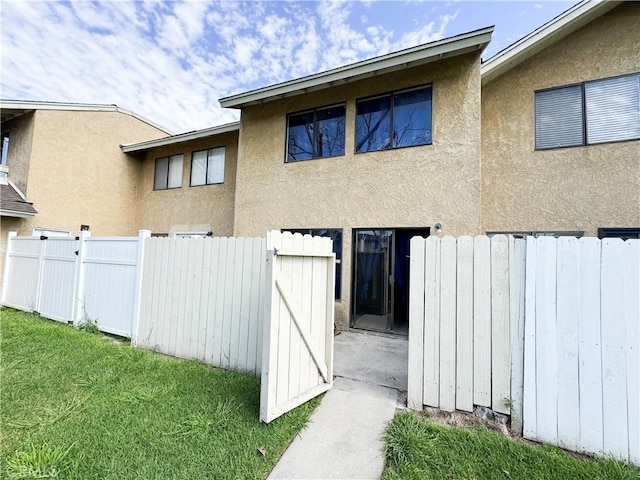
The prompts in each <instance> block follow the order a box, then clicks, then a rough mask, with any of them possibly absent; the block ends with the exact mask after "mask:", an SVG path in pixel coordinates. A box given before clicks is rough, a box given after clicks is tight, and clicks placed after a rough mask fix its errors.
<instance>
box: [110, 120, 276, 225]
mask: <svg viewBox="0 0 640 480" xmlns="http://www.w3.org/2000/svg"><path fill="white" fill-rule="evenodd" d="M238 130H239V123H231V124H228V125H222V126H219V127H213V128H208V129H205V130H198V131H195V132H188V133H183V134H180V135H173V136H170V137H166V138H161V139H158V140H151V141H147V142H140V143H134V144H127V145H122V150H123V151H124V152H125V153H127V154H129V155H130V156H132V157H136V158H139V159H140V161H141V162H142V171H141V177H140V182H139V184H138V200H137V203H136V209H135V210H136V213H137V220H136V221H137V225H138V227H139V228H145V229H148V230H151V231H152V232H153V235H181V234H187V233H189V234H201V235H207V234H208V235H215V236H217V237H219V236H233V221H234V199H235V188H236V158H237V152H238ZM263 234H264V232H263Z"/></svg>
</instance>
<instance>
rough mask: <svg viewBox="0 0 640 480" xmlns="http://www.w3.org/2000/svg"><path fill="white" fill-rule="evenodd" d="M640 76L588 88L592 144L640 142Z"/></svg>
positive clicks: (588, 114)
mask: <svg viewBox="0 0 640 480" xmlns="http://www.w3.org/2000/svg"><path fill="white" fill-rule="evenodd" d="M639 82H640V75H635V76H626V77H617V78H609V79H606V80H598V81H596V82H589V83H586V84H585V97H586V103H587V132H588V133H587V141H588V143H601V142H615V141H620V140H630V139H633V138H640V86H639Z"/></svg>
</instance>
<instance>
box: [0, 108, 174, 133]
mask: <svg viewBox="0 0 640 480" xmlns="http://www.w3.org/2000/svg"><path fill="white" fill-rule="evenodd" d="M0 110H24V111H25V112H27V111H34V110H61V111H67V112H117V113H121V114H123V115H129V116H130V117H133V118H135V119H137V120H140V121H141V122H144V123H147V124H149V125H151V126H152V127H154V128H157V129H158V130H161V131H163V132H164V133H167V134H169V135H171V131H170V130H167V129H166V128H165V127H163V126H162V125H159V124H157V123H156V122H154V121H152V120H149V119H148V118H145V117H143V116H142V115H138V114H137V113H135V112H133V111H131V110H126V109H124V108H120V107H118V106H117V105H115V104H92V103H64V102H35V101H31V100H0Z"/></svg>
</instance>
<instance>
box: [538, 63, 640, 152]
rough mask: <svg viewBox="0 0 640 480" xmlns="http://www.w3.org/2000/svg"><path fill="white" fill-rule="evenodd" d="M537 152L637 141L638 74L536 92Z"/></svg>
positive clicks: (639, 111) (639, 125)
mask: <svg viewBox="0 0 640 480" xmlns="http://www.w3.org/2000/svg"><path fill="white" fill-rule="evenodd" d="M535 128H536V135H535V142H536V149H537V150H544V149H549V148H560V147H575V146H581V145H593V144H597V143H606V142H620V141H625V140H637V139H640V74H637V73H635V74H632V75H623V76H620V77H613V78H605V79H601V80H593V81H589V82H584V83H579V84H576V85H567V86H563V87H558V88H552V89H549V90H540V91H537V92H535Z"/></svg>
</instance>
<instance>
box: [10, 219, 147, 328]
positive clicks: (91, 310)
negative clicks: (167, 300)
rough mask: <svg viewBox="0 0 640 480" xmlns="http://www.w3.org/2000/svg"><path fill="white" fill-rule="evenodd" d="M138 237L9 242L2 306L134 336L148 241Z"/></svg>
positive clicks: (83, 234) (12, 239)
mask: <svg viewBox="0 0 640 480" xmlns="http://www.w3.org/2000/svg"><path fill="white" fill-rule="evenodd" d="M149 234H150V232H148V231H146V230H142V231H141V232H140V235H139V236H138V237H95V238H93V237H91V236H90V233H89V232H81V233H80V236H79V237H78V238H69V237H47V236H45V235H43V236H40V237H18V236H16V234H15V233H14V232H11V233H10V234H9V236H8V238H7V250H6V260H5V273H4V278H3V285H2V287H3V288H2V304H3V305H6V306H9V307H12V308H17V309H19V310H25V311H28V312H37V313H39V314H40V315H42V316H43V317H47V318H50V319H52V320H56V321H59V322H64V323H73V324H74V325H79V324H81V323H83V322H85V321H87V320H91V321H94V322H96V323H97V325H98V328H99V329H100V330H102V331H104V332H108V333H113V334H117V335H122V336H131V334H132V332H134V331H135V327H136V324H137V309H138V298H139V295H138V294H137V291H138V290H139V284H140V271H141V268H142V264H141V262H140V261H141V254H142V248H143V241H144V238H146V237H147V236H148V235H149Z"/></svg>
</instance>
